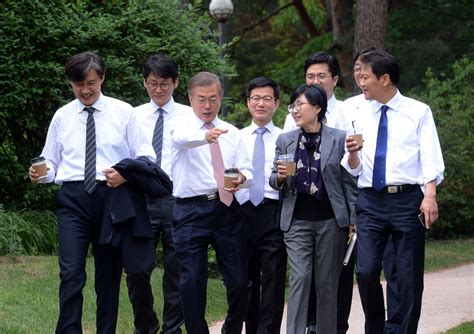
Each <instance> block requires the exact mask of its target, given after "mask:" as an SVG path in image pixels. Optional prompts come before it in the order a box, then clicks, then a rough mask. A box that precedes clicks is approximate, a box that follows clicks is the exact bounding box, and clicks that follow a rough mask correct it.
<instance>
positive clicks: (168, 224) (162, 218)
mask: <svg viewBox="0 0 474 334" xmlns="http://www.w3.org/2000/svg"><path fill="white" fill-rule="evenodd" d="M178 70H179V68H178V64H177V63H176V61H174V60H173V59H171V58H170V57H168V56H166V55H163V54H154V55H152V56H150V57H149V58H148V60H147V62H146V63H145V65H144V67H143V84H144V86H145V89H146V91H147V93H148V96H149V97H150V102H148V103H145V104H143V105H141V106H139V107H136V108H135V112H136V116H137V120H138V122H139V123H140V125H141V127H142V129H143V131H144V136H145V137H146V142H147V143H148V144H150V145H152V144H153V143H154V141H153V139H155V141H158V140H161V145H155V147H154V148H155V149H156V150H157V152H155V153H156V155H157V164H159V166H160V167H161V169H162V170H163V171H164V172H165V173H166V174H168V175H169V176H170V177H171V133H172V132H173V130H174V129H175V128H176V127H177V126H178V125H179V122H181V121H182V119H183V118H185V117H186V116H187V115H188V114H191V113H192V109H191V108H190V107H189V106H185V105H183V104H180V103H177V102H175V101H174V99H173V92H174V90H175V89H176V88H177V87H178V84H179V76H178V75H179V73H178ZM160 118H161V119H160ZM155 129H156V131H155ZM160 129H161V131H160ZM157 136H161V138H157ZM158 156H159V161H158ZM174 202H175V199H174V197H173V196H172V195H169V196H164V197H160V198H147V208H148V214H149V216H150V221H151V225H152V228H153V232H154V233H155V236H156V244H158V241H160V240H161V245H162V248H163V267H164V273H163V297H164V303H163V304H164V306H163V325H162V328H161V333H166V334H176V333H181V329H180V327H181V325H182V324H183V322H184V318H183V312H182V310H181V297H180V295H179V279H180V271H181V268H180V266H179V262H178V257H177V255H176V249H175V247H174V243H173V237H172V227H173V226H172V224H173V221H174V217H173V206H174Z"/></svg>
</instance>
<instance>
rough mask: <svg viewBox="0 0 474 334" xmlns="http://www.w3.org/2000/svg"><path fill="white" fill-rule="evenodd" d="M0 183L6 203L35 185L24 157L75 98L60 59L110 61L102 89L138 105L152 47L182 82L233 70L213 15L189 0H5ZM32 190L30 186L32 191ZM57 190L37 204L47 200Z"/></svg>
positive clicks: (23, 203)
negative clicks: (174, 66)
mask: <svg viewBox="0 0 474 334" xmlns="http://www.w3.org/2000/svg"><path fill="white" fill-rule="evenodd" d="M0 22H1V28H0V29H1V33H0V44H1V45H2V48H1V49H0V73H1V75H0V87H1V90H2V92H1V94H0V106H1V108H0V138H2V141H1V143H0V184H3V185H5V184H6V185H8V186H6V187H5V186H4V187H1V188H0V198H1V202H3V203H4V204H5V206H6V207H14V208H23V207H27V206H28V205H29V204H30V203H31V202H32V198H33V197H35V196H37V195H36V194H31V191H33V192H35V191H37V190H38V189H43V190H44V188H33V187H31V186H30V185H28V183H29V181H28V180H27V178H26V176H25V175H26V170H27V168H28V165H29V159H30V158H31V157H33V156H35V155H38V154H39V153H40V152H41V149H42V146H43V144H44V140H45V135H46V131H47V128H48V125H49V122H50V120H51V118H52V115H53V114H54V112H55V111H56V110H57V109H58V108H59V107H60V106H61V105H63V104H64V103H66V102H67V101H69V100H71V99H73V94H72V91H71V89H70V87H69V85H68V83H67V81H66V79H65V75H64V63H65V62H66V60H67V59H68V58H69V57H71V56H72V55H74V54H76V53H78V52H82V51H95V52H97V53H99V54H100V55H102V56H103V57H104V59H105V62H106V64H107V66H108V72H107V75H106V80H105V82H104V85H103V91H104V93H105V94H107V95H110V96H113V97H116V98H119V99H122V100H125V101H127V102H129V103H130V104H132V105H134V106H135V105H139V104H141V103H144V102H146V101H147V100H148V98H147V95H146V92H145V90H144V88H143V77H142V74H141V73H142V65H143V63H144V61H145V60H146V58H147V57H148V56H149V55H150V54H152V53H155V52H162V53H166V54H169V55H170V56H172V57H173V58H175V59H176V61H177V62H178V64H179V65H180V73H181V75H180V80H181V83H183V84H182V85H181V86H180V87H179V88H178V90H177V92H176V96H175V98H176V99H177V100H178V101H182V102H183V101H185V97H186V93H185V84H184V83H186V82H187V80H188V79H189V78H190V77H191V76H192V75H194V74H195V73H196V72H198V71H201V70H210V71H212V72H214V73H217V74H219V75H222V76H224V77H231V76H232V75H234V69H233V68H232V67H230V66H229V65H227V63H226V61H225V60H222V59H220V58H219V49H218V46H217V44H216V43H215V42H213V41H214V40H216V39H215V38H210V37H215V36H213V35H210V32H209V25H210V23H211V19H210V18H209V16H208V15H207V13H202V12H200V11H198V10H196V9H194V8H193V7H192V6H190V5H187V6H182V5H179V2H178V1H175V0H163V1H152V0H142V1H124V2H119V1H112V2H111V1H95V2H89V1H75V2H66V1H38V0H36V1H35V0H33V1H6V2H5V3H3V4H2V9H1V10H0ZM33 189H34V190H33ZM53 195H54V191H48V192H45V193H44V198H43V200H42V202H41V204H42V205H44V203H50V202H52V198H53Z"/></svg>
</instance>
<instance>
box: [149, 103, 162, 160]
mask: <svg viewBox="0 0 474 334" xmlns="http://www.w3.org/2000/svg"><path fill="white" fill-rule="evenodd" d="M163 112H164V109H162V108H158V113H159V116H158V119H157V120H156V123H155V130H153V139H152V140H151V145H152V146H153V150H155V153H156V164H157V165H158V166H160V167H161V152H162V148H163Z"/></svg>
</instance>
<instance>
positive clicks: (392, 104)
mask: <svg viewBox="0 0 474 334" xmlns="http://www.w3.org/2000/svg"><path fill="white" fill-rule="evenodd" d="M401 99H402V94H401V93H400V91H399V90H398V89H397V93H396V94H395V95H394V96H393V97H392V98H391V99H390V100H389V101H388V102H387V103H380V102H377V101H375V100H372V101H370V102H371V103H372V108H373V111H374V112H378V111H379V110H380V108H381V107H382V106H383V105H386V106H388V107H389V108H390V109H392V110H394V111H398V110H399V108H400V103H401Z"/></svg>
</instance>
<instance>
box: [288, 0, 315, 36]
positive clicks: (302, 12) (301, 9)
mask: <svg viewBox="0 0 474 334" xmlns="http://www.w3.org/2000/svg"><path fill="white" fill-rule="evenodd" d="M292 3H293V5H294V6H295V8H296V11H297V12H298V15H299V16H300V19H301V22H303V24H304V26H305V27H306V29H307V30H308V33H309V35H310V36H311V37H315V36H318V35H319V31H318V29H317V28H316V26H315V24H314V22H313V20H312V19H311V17H310V16H309V14H308V11H307V10H306V7H305V6H304V3H303V0H293V1H292Z"/></svg>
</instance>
